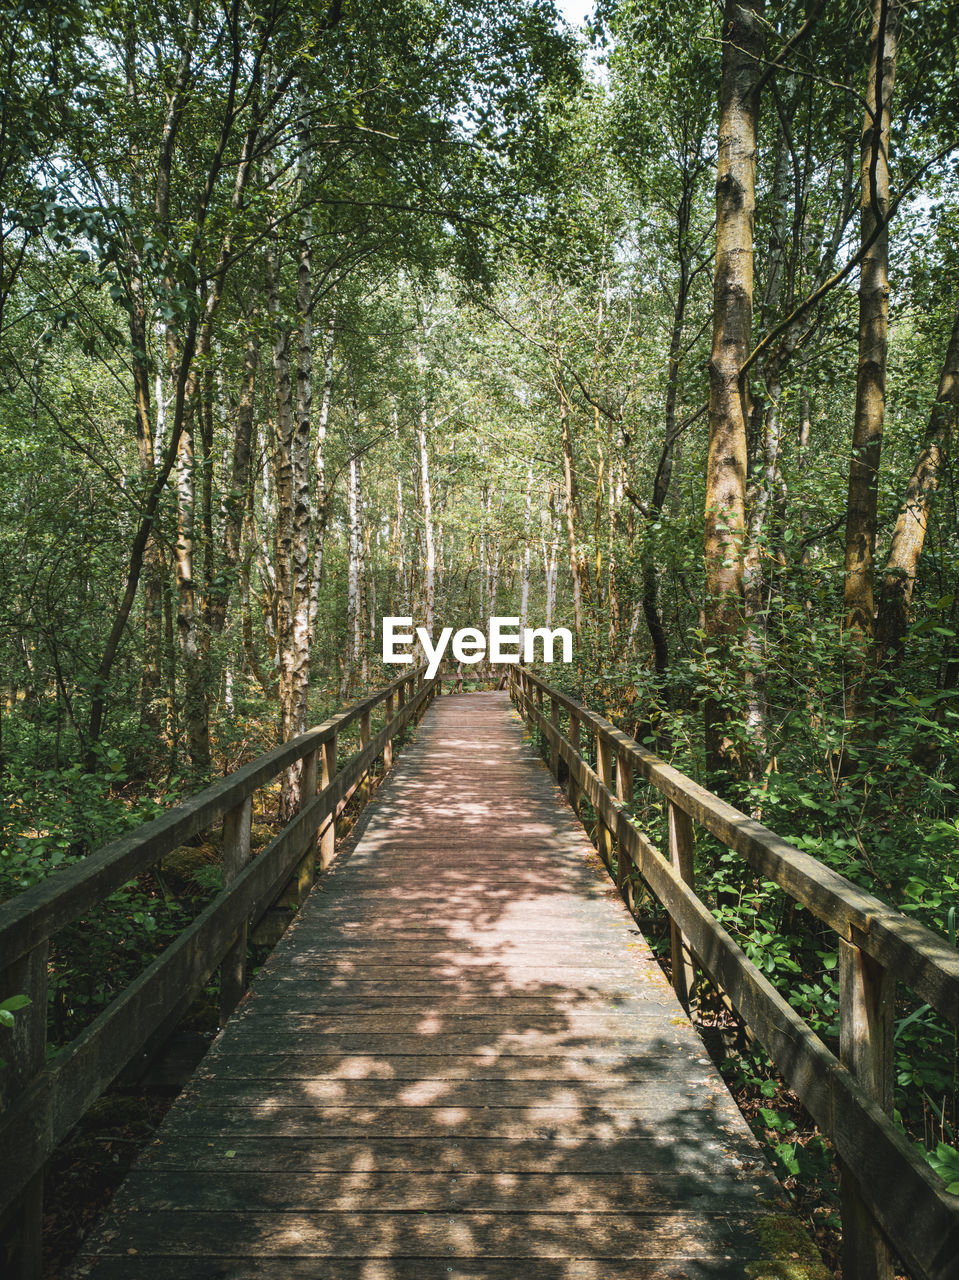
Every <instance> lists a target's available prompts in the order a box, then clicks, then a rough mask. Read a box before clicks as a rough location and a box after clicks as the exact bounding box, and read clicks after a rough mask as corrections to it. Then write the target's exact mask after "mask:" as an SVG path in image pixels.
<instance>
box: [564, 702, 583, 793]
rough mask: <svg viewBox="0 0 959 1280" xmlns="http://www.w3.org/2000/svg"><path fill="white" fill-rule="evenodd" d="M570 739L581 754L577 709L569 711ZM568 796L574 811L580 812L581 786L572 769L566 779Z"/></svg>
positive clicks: (574, 748) (575, 749)
mask: <svg viewBox="0 0 959 1280" xmlns="http://www.w3.org/2000/svg"><path fill="white" fill-rule="evenodd" d="M569 740H570V743H571V744H572V747H573V750H574V751H575V752H576V754H577V755H579V754H580V749H579V716H578V715H577V714H576V712H575V711H571V712H570V713H569ZM566 796H567V799H568V800H569V803H570V806H571V808H572V810H573V812H574V813H579V796H580V792H579V786H578V785H577V782H576V779H575V778H574V777H573V771H572V769H570V771H569V777H568V778H567V780H566Z"/></svg>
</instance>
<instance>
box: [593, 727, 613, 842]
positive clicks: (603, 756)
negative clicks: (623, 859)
mask: <svg viewBox="0 0 959 1280" xmlns="http://www.w3.org/2000/svg"><path fill="white" fill-rule="evenodd" d="M596 772H597V774H598V775H599V780H600V782H601V783H602V784H603V786H604V787H605V788H606V790H607V791H612V789H613V749H612V747H611V746H610V745H609V743H608V742H607V741H606V740H605V738H604V737H603V734H602V731H601V730H599V729H597V730H596ZM596 847H597V848H598V849H599V856H600V857H601V858H602V859H603V861H604V862H605V863H606V865H607V867H611V866H612V865H613V833H612V831H610V829H609V827H607V825H606V823H605V822H604V821H603V820H602V818H601V817H600V816H599V815H598V814H597V816H596Z"/></svg>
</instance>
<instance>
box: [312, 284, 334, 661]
mask: <svg viewBox="0 0 959 1280" xmlns="http://www.w3.org/2000/svg"><path fill="white" fill-rule="evenodd" d="M335 334H336V311H335V309H334V310H332V311H331V312H330V319H329V322H328V323H327V326H326V344H325V354H324V358H323V395H322V397H321V399H320V411H319V413H318V414H317V415H316V448H315V451H314V454H313V483H314V485H315V486H316V501H315V503H314V508H313V581H312V584H311V587H310V621H309V631H310V643H311V644H312V643H313V641H314V640H315V639H316V619H317V613H318V610H319V607H320V587H321V586H322V585H323V552H324V549H325V545H326V525H327V519H328V516H329V501H330V495H329V494H328V493H327V491H326V433H327V429H328V427H329V422H330V408H331V406H332V404H333V351H334V341H335Z"/></svg>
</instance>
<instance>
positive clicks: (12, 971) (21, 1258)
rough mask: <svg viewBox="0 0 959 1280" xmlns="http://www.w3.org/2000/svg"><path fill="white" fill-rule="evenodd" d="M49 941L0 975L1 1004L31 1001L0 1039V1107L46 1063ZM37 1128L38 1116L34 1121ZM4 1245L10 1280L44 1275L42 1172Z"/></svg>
mask: <svg viewBox="0 0 959 1280" xmlns="http://www.w3.org/2000/svg"><path fill="white" fill-rule="evenodd" d="M48 956H49V943H48V942H46V941H44V942H41V943H40V944H39V946H36V947H33V948H32V949H31V950H30V951H28V952H27V954H26V955H25V956H22V957H21V958H20V959H19V960H18V961H17V962H16V963H15V964H12V965H11V966H10V967H9V968H8V969H7V970H6V971H5V972H4V973H3V974H0V1000H8V999H9V998H10V997H11V996H26V997H27V999H28V1000H29V1001H30V1003H29V1004H28V1005H24V1007H23V1008H22V1009H18V1010H17V1011H16V1013H15V1014H14V1022H13V1026H12V1027H11V1028H10V1029H9V1030H7V1031H4V1032H3V1034H2V1035H0V1058H3V1059H5V1060H6V1066H5V1067H3V1068H0V1108H3V1107H6V1106H7V1105H8V1104H9V1103H12V1102H13V1100H14V1099H15V1098H16V1097H17V1096H18V1095H19V1094H20V1093H21V1092H22V1091H23V1090H24V1089H25V1088H26V1087H27V1086H28V1084H29V1083H30V1081H31V1080H32V1079H33V1077H34V1076H36V1075H37V1073H38V1072H40V1071H42V1070H43V1068H44V1066H45V1065H46V1059H47V960H48ZM37 1124H38V1127H41V1118H40V1117H38V1118H37ZM6 1244H9V1248H10V1250H11V1252H10V1255H9V1263H10V1267H9V1270H8V1271H7V1272H5V1273H4V1274H5V1275H9V1276H10V1280H40V1277H41V1276H42V1274H43V1170H42V1169H41V1171H40V1172H39V1173H37V1174H34V1176H33V1177H32V1178H31V1179H30V1181H29V1182H28V1183H27V1184H26V1186H25V1187H24V1190H23V1192H22V1194H21V1195H20V1196H19V1197H18V1202H17V1203H16V1204H15V1205H14V1207H13V1212H12V1213H11V1214H10V1216H9V1218H8V1220H6V1221H5V1222H4V1224H3V1233H2V1237H0V1250H2V1249H3V1248H4V1245H6Z"/></svg>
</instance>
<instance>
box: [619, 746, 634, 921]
mask: <svg viewBox="0 0 959 1280" xmlns="http://www.w3.org/2000/svg"><path fill="white" fill-rule="evenodd" d="M616 799H617V800H619V802H620V803H621V804H625V805H629V804H632V801H633V762H632V760H631V759H630V758H629V756H627V754H626V752H625V751H617V753H616ZM630 870H631V865H630V860H629V858H628V857H627V856H626V853H625V851H624V850H623V849H618V850H617V853H616V885H617V888H618V889H619V891H620V893H621V894H622V895H623V899H624V901H625V903H626V905H627V907H629V909H630V911H632V909H633V881H632V878H631V876H630V874H629V873H630Z"/></svg>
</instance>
